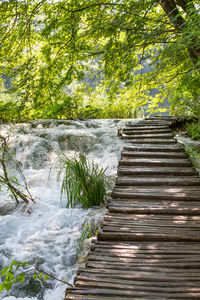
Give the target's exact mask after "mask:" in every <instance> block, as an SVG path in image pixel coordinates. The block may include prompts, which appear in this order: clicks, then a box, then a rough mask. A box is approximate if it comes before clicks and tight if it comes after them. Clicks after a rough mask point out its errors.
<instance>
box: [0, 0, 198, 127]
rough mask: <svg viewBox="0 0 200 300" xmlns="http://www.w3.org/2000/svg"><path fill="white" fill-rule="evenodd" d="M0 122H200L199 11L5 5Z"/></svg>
mask: <svg viewBox="0 0 200 300" xmlns="http://www.w3.org/2000/svg"><path fill="white" fill-rule="evenodd" d="M0 45H1V46H0V72H1V77H0V93H1V95H0V119H1V120H2V121H6V122H7V121H15V122H19V121H28V120H30V119H39V118H43V119H45V118H63V119H84V118H132V117H138V116H141V115H143V113H144V111H146V112H147V113H149V114H151V113H157V112H159V113H160V112H161V113H167V114H168V113H169V114H171V115H185V116H195V117H198V118H199V115H200V76H199V75H200V6H199V1H195V0H193V1H189V0H159V1H156V0H154V1H149V0H128V1H125V0H105V1H100V0H89V1H88V0H67V1H66V0H60V1H55V0H51V1H50V0H41V1H38V0H25V1H24V0H1V3H0Z"/></svg>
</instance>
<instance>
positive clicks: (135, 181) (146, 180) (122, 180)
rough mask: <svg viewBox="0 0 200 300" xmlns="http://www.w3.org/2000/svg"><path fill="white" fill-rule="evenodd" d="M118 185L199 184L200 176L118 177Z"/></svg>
mask: <svg viewBox="0 0 200 300" xmlns="http://www.w3.org/2000/svg"><path fill="white" fill-rule="evenodd" d="M116 185H117V186H140V185H147V186H161V185H164V186H177V187H178V186H196V185H197V186H198V185H200V180H199V178H197V177H196V178H195V177H190V178H187V177H186V178H185V177H183V178H182V177H173V178H169V177H168V178H166V177H165V178H157V177H154V178H152V177H143V178H141V177H140V178H138V177H130V176H129V177H118V178H117V180H116Z"/></svg>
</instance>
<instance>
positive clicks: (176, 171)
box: [118, 166, 198, 176]
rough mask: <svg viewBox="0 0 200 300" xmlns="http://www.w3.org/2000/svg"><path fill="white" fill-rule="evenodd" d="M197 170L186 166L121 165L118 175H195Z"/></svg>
mask: <svg viewBox="0 0 200 300" xmlns="http://www.w3.org/2000/svg"><path fill="white" fill-rule="evenodd" d="M197 174H198V173H197V171H196V170H195V169H193V168H186V167H181V166H180V167H168V166H167V167H162V168H160V167H138V166H137V167H133V166H132V167H130V166H126V167H123V166H119V168H118V175H121V176H122V175H124V176H125V175H126V176H129V175H130V176H131V175H137V176H145V175H151V176H156V175H160V176H161V175H173V176H194V175H197Z"/></svg>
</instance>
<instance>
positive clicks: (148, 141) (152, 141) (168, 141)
mask: <svg viewBox="0 0 200 300" xmlns="http://www.w3.org/2000/svg"><path fill="white" fill-rule="evenodd" d="M122 139H123V140H125V141H128V142H129V143H131V144H136V145H143V144H145V145H148V144H149V145H151V144H153V145H157V144H158V145H163V144H164V145H171V144H172V145H175V144H176V141H175V140H174V139H161V138H160V139H153V138H146V139H145V138H141V139H137V140H134V139H130V140H129V139H127V138H126V137H123V136H122Z"/></svg>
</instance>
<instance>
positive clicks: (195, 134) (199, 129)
mask: <svg viewBox="0 0 200 300" xmlns="http://www.w3.org/2000/svg"><path fill="white" fill-rule="evenodd" d="M186 130H187V133H188V135H189V136H190V137H191V138H192V139H193V140H200V121H199V122H198V123H191V124H187V126H186Z"/></svg>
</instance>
